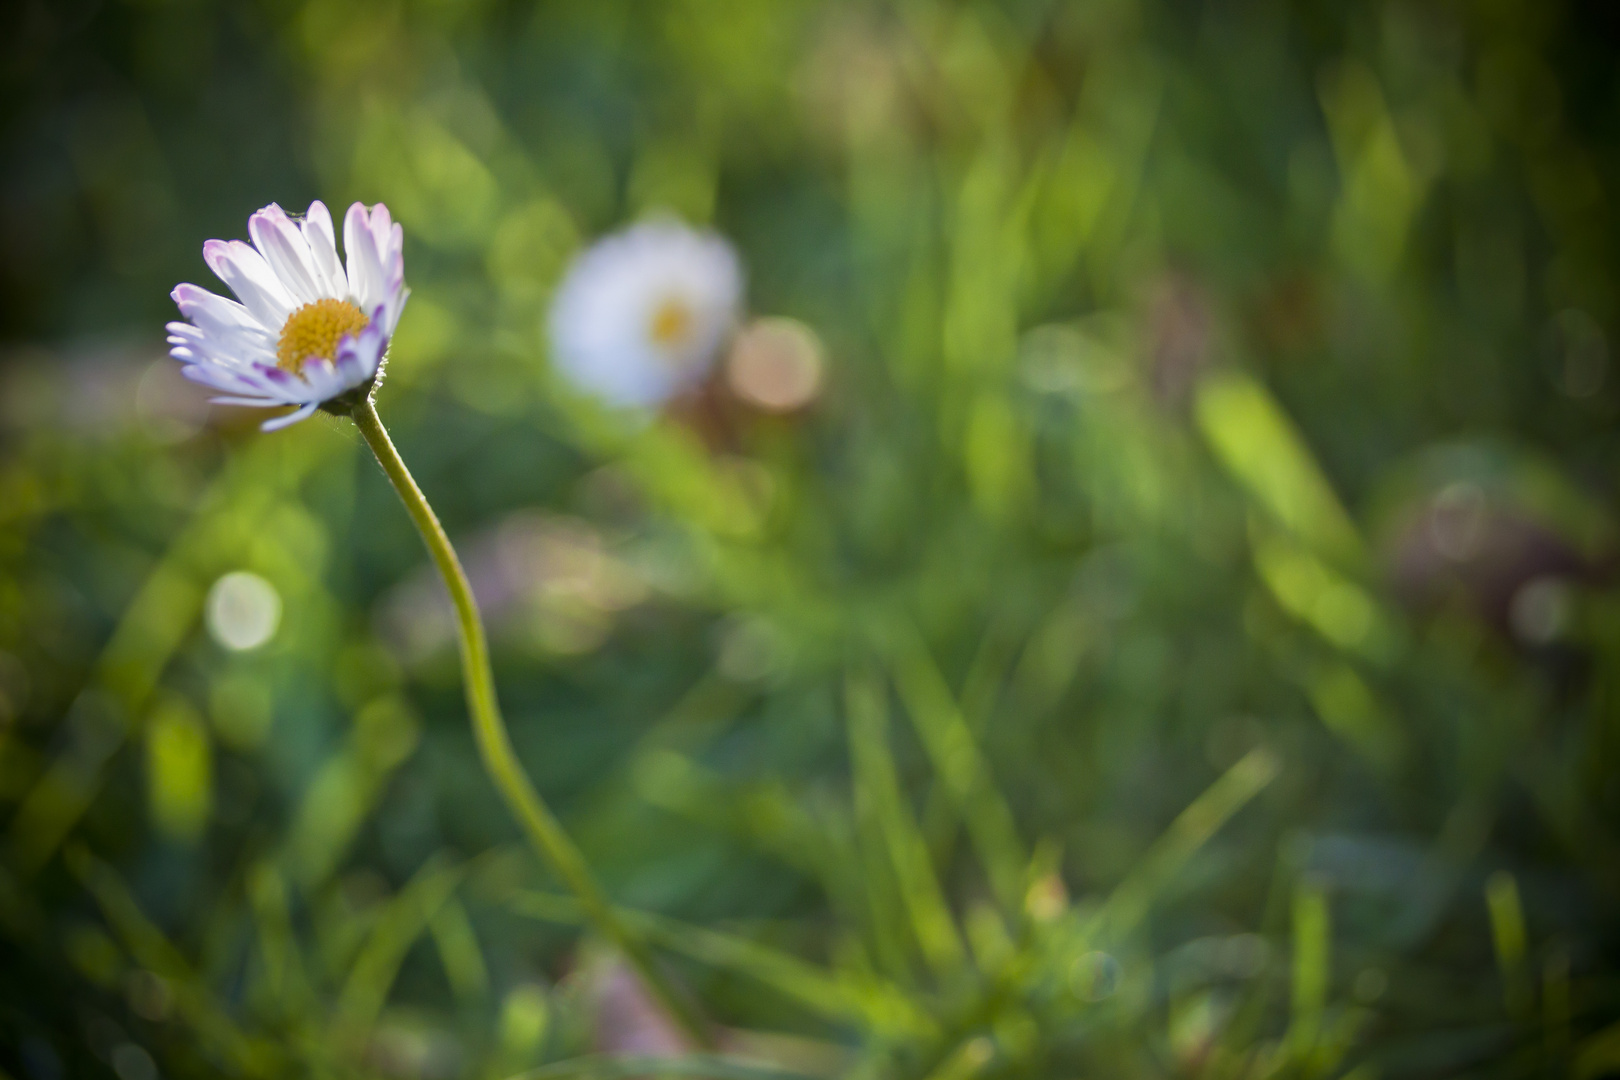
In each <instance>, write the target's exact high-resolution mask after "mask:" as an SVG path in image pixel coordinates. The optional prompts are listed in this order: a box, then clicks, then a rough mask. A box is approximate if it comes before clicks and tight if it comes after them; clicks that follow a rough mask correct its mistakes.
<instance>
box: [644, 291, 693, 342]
mask: <svg viewBox="0 0 1620 1080" xmlns="http://www.w3.org/2000/svg"><path fill="white" fill-rule="evenodd" d="M694 322H696V320H695V319H694V318H693V317H692V309H691V308H690V307H688V306H687V305H686V302H685V301H683V300H681V299H680V298H679V297H674V296H672V297H669V298H668V299H667V300H665V301H664V302H663V303H661V304H659V305H658V307H657V308H656V309H654V311H653V316H652V321H651V322H650V323H648V325H647V332H648V333H649V334H650V335H651V336H652V339H653V343H654V344H655V345H662V346H663V347H664V348H666V349H672V348H676V347H678V346H680V345H682V344H684V343H685V341H686V339H687V338H689V337H691V336H692V329H693V326H692V324H693V323H694Z"/></svg>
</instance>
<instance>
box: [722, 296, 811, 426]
mask: <svg viewBox="0 0 1620 1080" xmlns="http://www.w3.org/2000/svg"><path fill="white" fill-rule="evenodd" d="M821 370H822V359H821V343H820V341H819V340H818V339H817V337H816V335H815V332H814V331H812V330H811V329H810V328H809V327H808V326H806V325H804V324H803V323H801V322H799V321H798V320H796V319H778V318H771V319H755V320H754V321H753V322H752V323H750V324H749V325H748V326H747V327H746V328H744V330H743V331H742V333H740V334H738V335H737V340H736V341H735V342H734V343H733V344H732V347H731V353H730V355H729V356H728V357H727V358H726V382H727V384H728V385H729V386H730V387H731V391H732V393H734V394H736V395H737V396H738V397H739V398H741V399H742V400H744V401H746V402H748V403H749V404H750V405H754V406H757V407H758V408H761V409H764V410H766V411H767V412H792V411H793V410H794V409H802V408H804V407H805V406H806V405H808V404H810V403H811V402H812V401H814V400H815V398H816V395H817V394H818V393H819V392H820V390H821Z"/></svg>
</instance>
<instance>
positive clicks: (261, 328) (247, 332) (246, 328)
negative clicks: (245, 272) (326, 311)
mask: <svg viewBox="0 0 1620 1080" xmlns="http://www.w3.org/2000/svg"><path fill="white" fill-rule="evenodd" d="M170 295H171V296H173V297H174V302H175V304H176V305H178V306H179V308H180V314H182V315H184V316H185V317H186V318H188V319H190V320H191V321H192V322H194V323H196V324H197V325H198V326H199V327H200V328H202V329H203V330H205V331H207V332H208V333H210V334H222V335H223V334H227V333H240V334H242V335H244V336H246V337H249V338H252V339H253V340H255V341H259V342H260V343H262V344H264V345H265V346H266V347H268V348H271V349H274V347H275V343H276V339H277V337H278V336H279V335H280V333H281V328H280V327H279V326H278V327H274V328H270V327H266V326H265V325H264V324H263V323H262V322H260V321H259V320H258V318H256V317H255V316H254V314H253V313H252V312H250V311H249V310H248V309H247V308H245V307H243V306H242V305H241V304H238V303H237V302H236V301H234V300H227V299H225V297H223V296H220V295H219V294H218V293H211V292H209V291H208V290H207V289H204V288H202V287H201V286H199V285H176V286H175V288H174V292H172V293H171V294H170Z"/></svg>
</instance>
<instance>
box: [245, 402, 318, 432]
mask: <svg viewBox="0 0 1620 1080" xmlns="http://www.w3.org/2000/svg"><path fill="white" fill-rule="evenodd" d="M318 408H320V405H319V404H315V403H311V404H309V405H305V406H303V407H302V408H300V409H298V410H296V411H295V412H290V413H288V414H287V415H286V416H278V417H276V418H275V419H273V420H266V421H265V422H264V423H262V424H260V425H259V430H260V431H280V430H281V429H282V428H284V427H289V426H291V425H293V424H296V423H298V422H299V421H300V420H307V419H309V418H310V417H311V416H313V415H314V413H315V410H316V409H318Z"/></svg>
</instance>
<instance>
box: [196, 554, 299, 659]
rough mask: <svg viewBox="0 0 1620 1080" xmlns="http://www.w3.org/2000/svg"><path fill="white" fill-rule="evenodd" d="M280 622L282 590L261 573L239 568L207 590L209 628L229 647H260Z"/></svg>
mask: <svg viewBox="0 0 1620 1080" xmlns="http://www.w3.org/2000/svg"><path fill="white" fill-rule="evenodd" d="M280 623H281V594H280V593H278V592H276V587H275V586H274V585H272V584H270V583H269V582H268V581H266V580H265V579H264V578H262V577H260V576H259V575H258V574H254V573H250V572H248V571H246V570H237V571H234V572H232V573H229V574H226V575H225V576H224V577H222V578H220V579H219V580H218V581H216V582H214V587H213V588H212V589H209V590H208V632H209V633H210V634H212V635H214V640H215V641H217V642H219V643H220V644H221V645H223V646H225V647H226V648H227V649H230V650H232V651H234V652H245V651H247V650H248V649H257V648H258V647H259V646H260V645H263V644H264V643H265V642H267V641H269V640H270V639H271V638H272V637H274V636H275V633H276V627H277V626H279V625H280Z"/></svg>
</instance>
